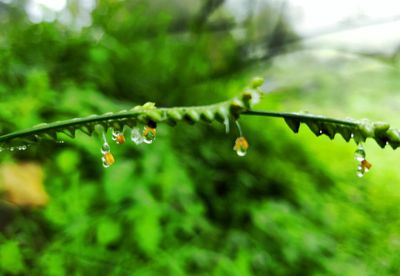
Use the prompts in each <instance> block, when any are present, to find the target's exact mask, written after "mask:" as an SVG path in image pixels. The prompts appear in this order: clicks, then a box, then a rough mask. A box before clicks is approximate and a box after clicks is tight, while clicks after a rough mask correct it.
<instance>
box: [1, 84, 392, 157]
mask: <svg viewBox="0 0 400 276" xmlns="http://www.w3.org/2000/svg"><path fill="white" fill-rule="evenodd" d="M262 83H263V81H262V80H261V79H259V78H256V79H254V80H253V82H252V84H251V86H250V87H249V88H246V89H245V91H244V92H243V93H242V94H241V95H239V96H238V97H235V98H233V99H231V100H228V101H224V102H220V103H216V104H211V105H203V106H190V107H171V108H157V107H156V106H155V104H154V103H146V104H144V105H142V106H136V107H134V108H132V109H130V110H122V111H119V112H117V113H106V114H103V115H90V116H88V117H85V118H75V119H70V120H65V121H58V122H53V123H49V124H46V123H44V124H40V125H37V126H35V127H32V128H29V129H25V130H22V131H17V132H13V133H9V134H5V135H2V136H0V145H1V146H2V147H4V146H8V145H14V144H24V143H32V142H37V141H38V140H40V139H47V138H50V139H59V137H58V136H59V134H61V133H64V134H66V135H68V136H70V137H72V138H74V137H75V132H76V131H77V130H80V131H82V132H83V133H85V134H87V135H92V134H93V133H94V132H95V131H97V132H99V131H104V130H108V129H109V128H112V129H114V130H118V131H123V130H124V128H126V127H130V128H133V127H135V126H137V125H138V124H144V125H146V124H156V123H168V124H170V125H175V124H176V123H177V122H179V121H186V122H188V123H190V124H194V123H196V122H200V121H202V122H207V123H211V122H213V121H219V122H221V123H226V122H227V121H228V120H229V119H233V120H237V119H238V118H239V117H240V116H241V115H251V116H267V117H279V118H283V119H284V120H285V122H286V124H287V125H288V126H289V127H290V129H292V130H293V132H295V133H297V132H298V131H299V128H300V125H301V124H305V125H307V126H308V127H309V129H310V130H311V131H312V132H313V133H314V134H315V135H316V136H319V135H322V134H324V135H327V136H328V137H329V138H331V139H333V138H334V137H335V135H336V134H338V133H339V134H340V135H341V136H342V137H343V138H344V139H345V140H346V141H350V140H351V139H353V140H354V141H355V142H356V143H357V144H358V143H361V142H364V141H365V140H366V139H367V138H372V139H374V140H375V141H376V142H377V143H378V144H379V145H380V146H381V147H382V148H383V147H385V146H386V145H387V144H390V146H391V147H392V148H393V149H396V148H397V147H399V146H400V130H397V129H392V128H390V126H389V124H387V123H382V122H370V121H368V120H353V119H345V120H341V119H336V118H329V117H324V116H321V115H314V114H309V113H285V112H273V111H256V110H252V109H251V108H252V105H253V104H254V103H255V102H256V101H257V99H258V98H259V97H260V96H261V94H263V92H262V91H261V89H260V86H261V85H262Z"/></svg>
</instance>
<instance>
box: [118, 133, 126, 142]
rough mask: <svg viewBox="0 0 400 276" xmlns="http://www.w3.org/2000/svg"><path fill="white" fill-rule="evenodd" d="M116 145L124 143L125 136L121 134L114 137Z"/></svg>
mask: <svg viewBox="0 0 400 276" xmlns="http://www.w3.org/2000/svg"><path fill="white" fill-rule="evenodd" d="M116 141H117V144H123V143H125V136H124V135H123V134H118V135H117V137H116Z"/></svg>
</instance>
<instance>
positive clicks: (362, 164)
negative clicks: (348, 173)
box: [361, 159, 372, 171]
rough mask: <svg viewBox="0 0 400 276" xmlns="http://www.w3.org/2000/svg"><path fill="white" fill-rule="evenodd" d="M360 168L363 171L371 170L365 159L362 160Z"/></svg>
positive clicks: (370, 165)
mask: <svg viewBox="0 0 400 276" xmlns="http://www.w3.org/2000/svg"><path fill="white" fill-rule="evenodd" d="M361 167H362V168H363V169H364V170H366V171H368V170H370V169H371V167H372V164H371V163H369V162H368V161H367V159H364V160H362V161H361Z"/></svg>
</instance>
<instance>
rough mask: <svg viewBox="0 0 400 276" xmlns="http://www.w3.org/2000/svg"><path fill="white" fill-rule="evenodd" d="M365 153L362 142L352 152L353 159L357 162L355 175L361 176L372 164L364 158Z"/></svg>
mask: <svg viewBox="0 0 400 276" xmlns="http://www.w3.org/2000/svg"><path fill="white" fill-rule="evenodd" d="M365 157H366V154H365V150H364V147H363V146H362V144H360V145H359V146H358V147H357V149H356V151H355V153H354V159H356V160H357V162H359V164H358V166H357V176H358V177H363V176H364V174H365V173H367V172H368V171H369V170H370V169H371V167H372V164H371V163H369V162H368V160H367V159H365Z"/></svg>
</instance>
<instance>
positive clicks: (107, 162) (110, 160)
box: [101, 151, 115, 168]
mask: <svg viewBox="0 0 400 276" xmlns="http://www.w3.org/2000/svg"><path fill="white" fill-rule="evenodd" d="M101 161H103V167H104V168H108V167H110V166H111V165H112V164H114V163H115V159H114V156H113V155H112V153H111V152H109V151H108V152H105V153H104V155H103V157H102V158H101Z"/></svg>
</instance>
